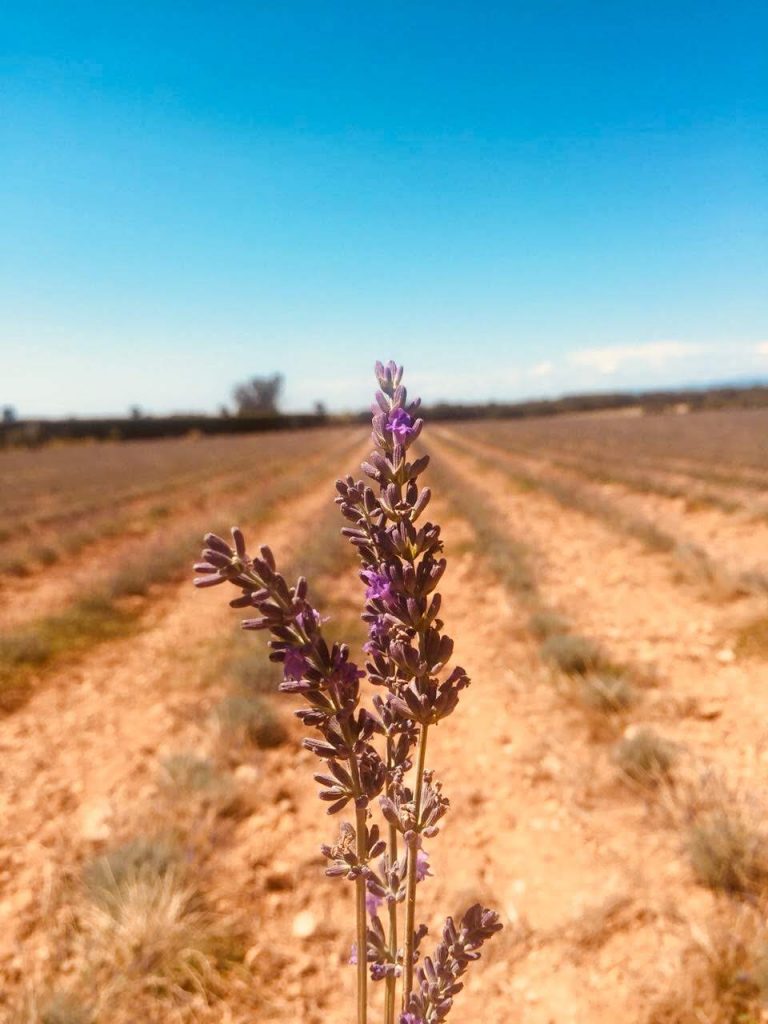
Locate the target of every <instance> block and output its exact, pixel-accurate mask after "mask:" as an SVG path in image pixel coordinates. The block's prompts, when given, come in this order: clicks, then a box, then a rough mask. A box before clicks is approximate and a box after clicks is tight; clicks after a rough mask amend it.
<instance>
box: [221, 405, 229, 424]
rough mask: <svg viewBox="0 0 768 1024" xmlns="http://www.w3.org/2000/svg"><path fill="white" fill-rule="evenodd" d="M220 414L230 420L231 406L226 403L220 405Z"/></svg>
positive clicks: (224, 418)
mask: <svg viewBox="0 0 768 1024" xmlns="http://www.w3.org/2000/svg"><path fill="white" fill-rule="evenodd" d="M219 416H220V417H221V418H222V419H223V420H228V419H229V408H228V407H227V406H226V405H220V406H219Z"/></svg>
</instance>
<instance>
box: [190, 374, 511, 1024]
mask: <svg viewBox="0 0 768 1024" xmlns="http://www.w3.org/2000/svg"><path fill="white" fill-rule="evenodd" d="M402 373H403V371H402V368H401V367H398V366H397V365H396V364H395V363H392V362H390V363H389V364H387V365H386V366H384V365H382V364H381V363H377V364H376V376H377V379H378V383H379V387H380V391H379V392H378V393H377V394H376V404H375V405H374V406H373V435H372V437H373V443H374V446H375V449H374V451H373V453H372V454H371V455H370V456H369V458H368V460H367V461H366V462H364V463H363V466H362V469H363V471H364V472H365V474H366V475H367V476H368V477H369V478H370V480H371V481H373V484H374V486H371V484H368V483H365V482H364V481H356V480H354V479H353V478H352V477H351V476H350V477H346V478H345V479H343V480H339V481H337V484H336V487H337V491H338V497H337V499H336V501H337V504H338V505H339V508H340V510H341V513H342V515H343V516H344V518H345V519H346V520H347V522H348V524H349V525H347V526H345V528H344V529H343V530H342V533H343V534H344V535H345V536H346V537H347V538H348V539H349V540H350V542H351V543H352V544H353V545H354V546H355V548H356V549H357V552H358V554H359V557H360V562H361V569H360V578H361V580H362V582H363V584H364V586H365V605H364V611H363V614H362V618H363V620H364V621H365V622H366V623H367V624H368V640H367V642H366V644H365V645H364V648H363V649H364V651H365V654H366V655H367V656H368V657H367V663H366V666H365V670H363V669H361V668H359V667H358V665H356V664H355V663H354V662H353V661H352V660H351V658H350V651H349V647H348V646H347V645H345V644H341V643H333V644H329V643H328V641H326V639H325V637H324V635H323V623H324V620H323V618H322V617H321V615H320V613H319V612H318V610H317V609H316V608H315V607H314V606H313V605H312V603H311V601H310V599H309V587H308V584H307V580H306V579H305V578H303V577H301V578H299V579H298V581H297V582H296V584H295V585H294V586H289V584H288V583H287V582H286V580H285V578H284V577H283V576H282V575H281V573H280V572H279V571H278V569H277V565H276V563H275V559H274V556H273V554H272V552H271V551H270V549H269V548H268V547H262V548H260V553H259V555H258V556H257V557H251V556H250V555H249V554H248V552H247V549H246V545H245V540H244V538H243V534H242V533H241V531H240V530H239V529H237V528H234V529H233V530H232V538H233V543H234V547H233V546H231V545H230V544H229V543H228V542H227V541H225V540H223V539H222V538H221V537H218V536H216V535H214V534H208V535H207V536H206V537H205V544H206V547H205V549H204V551H203V560H202V562H200V563H198V564H197V565H196V566H195V569H196V571H197V572H198V574H199V575H198V577H197V579H196V580H195V584H196V585H197V586H199V587H209V586H215V585H217V584H219V583H224V582H229V583H231V584H233V585H234V586H235V587H237V588H238V589H239V590H240V595H239V596H238V597H236V598H235V599H234V600H233V601H231V602H230V603H231V605H232V607H234V608H255V609H256V611H257V612H258V617H257V618H250V619H246V620H245V621H244V622H243V627H244V628H245V629H256V630H262V629H263V630H268V631H269V632H270V634H271V639H270V642H269V646H270V648H271V653H270V658H271V660H273V661H276V662H280V663H282V666H283V676H284V678H283V682H282V683H281V684H280V689H281V690H282V691H283V692H285V693H292V694H296V695H298V696H300V697H301V698H302V699H303V701H304V706H303V707H301V708H300V709H299V710H298V711H296V715H297V717H298V718H299V719H300V720H301V721H302V722H303V724H304V725H305V726H307V727H308V728H309V729H312V730H313V731H314V735H312V736H310V737H308V738H306V739H305V740H304V746H305V747H306V748H307V749H308V750H310V751H312V752H313V753H314V754H316V755H317V757H318V758H319V759H320V760H321V761H323V762H324V763H325V768H324V770H323V771H321V772H318V773H317V774H316V775H315V780H316V781H317V782H318V783H319V785H320V787H321V789H320V793H319V796H320V799H321V800H323V801H326V802H327V803H328V804H329V807H328V813H329V814H332V815H333V814H338V813H340V812H342V811H343V810H344V809H345V808H347V807H351V808H353V809H354V824H353V823H352V822H349V821H342V823H341V825H340V827H339V832H338V838H337V840H336V841H335V842H334V843H330V844H327V845H324V846H323V847H322V853H323V855H324V857H325V858H326V859H327V861H328V865H327V867H326V874H328V875H330V876H337V877H339V878H345V879H348V880H349V881H351V882H352V883H354V886H355V906H356V923H357V927H356V936H357V941H356V944H355V946H354V947H353V956H352V962H353V963H356V965H357V1022H358V1024H367V1020H368V992H367V983H368V975H369V973H370V977H371V979H372V980H373V981H374V982H382V983H383V985H384V986H385V997H384V1024H394V1021H395V1017H396V1015H398V1014H399V1016H398V1024H440V1022H441V1021H444V1020H446V1018H447V1016H448V1013H449V1011H450V1009H451V1007H452V1006H453V1000H454V996H455V995H456V994H457V993H458V992H459V991H460V990H461V989H462V987H463V982H462V980H461V979H462V977H463V975H464V973H465V971H466V969H467V967H468V965H469V963H470V962H471V961H472V960H477V959H478V958H479V956H480V948H481V946H482V945H483V943H484V942H485V941H486V940H487V939H489V938H490V937H491V936H492V935H493V934H494V933H495V932H497V931H499V930H500V929H501V927H502V926H501V923H500V921H499V919H498V917H497V915H496V914H495V913H494V912H493V911H491V910H488V909H486V908H484V907H482V906H480V905H479V904H475V905H474V906H472V907H470V908H469V909H468V910H467V911H466V913H465V914H464V915H463V917H462V919H461V921H460V922H458V923H455V922H454V921H453V919H452V918H450V917H449V918H448V919H447V920H446V922H445V925H444V927H443V931H442V938H441V941H440V942H439V944H438V945H437V947H436V949H435V950H434V952H433V953H432V955H429V956H424V957H423V959H420V955H421V954H420V946H421V944H422V942H423V940H424V938H425V936H426V934H427V928H426V927H425V925H423V924H419V925H417V924H416V902H417V888H418V884H419V882H420V881H423V879H424V878H425V877H426V876H427V875H428V873H429V858H428V854H427V851H426V849H425V841H427V840H431V839H433V838H434V837H435V836H436V835H437V834H438V832H439V830H440V822H441V821H442V819H443V817H444V815H445V814H446V812H447V810H448V806H449V802H448V799H447V797H446V796H445V795H444V794H443V792H442V786H441V784H440V782H439V781H437V780H436V778H435V776H434V773H433V772H432V771H429V770H428V769H427V767H426V754H427V739H428V736H429V733H430V730H431V729H432V728H433V727H434V726H436V725H437V724H438V723H439V722H441V721H442V720H443V719H444V718H447V717H448V715H450V714H451V713H452V712H453V711H454V710H455V709H456V706H457V704H458V701H459V695H460V693H461V691H462V690H464V689H465V688H466V687H467V686H468V685H469V678H468V676H467V674H466V672H465V671H464V669H463V668H461V667H460V666H455V667H454V668H453V669H449V667H448V666H449V662H450V660H451V657H452V655H453V641H452V640H451V638H450V637H449V636H447V635H446V634H445V632H444V630H443V622H442V620H441V619H440V618H439V613H440V605H441V598H440V594H439V593H438V592H437V587H438V585H439V583H440V579H441V578H442V576H443V573H444V572H445V568H446V562H445V559H444V558H442V557H441V554H442V550H443V545H442V541H441V539H440V527H439V526H436V525H435V524H433V523H431V522H425V523H424V524H423V525H420V526H417V525H416V523H417V521H418V520H419V519H420V517H421V516H422V514H423V512H424V510H425V509H426V507H427V505H428V503H429V500H430V492H429V489H428V488H421V487H420V485H419V482H418V478H419V477H420V476H421V474H422V473H423V472H424V470H425V469H426V467H427V464H428V462H429V457H428V456H426V455H424V456H422V457H420V458H416V459H411V458H410V456H409V449H410V448H411V446H412V445H413V443H414V442H415V441H416V439H417V438H418V437H419V434H420V433H421V430H422V426H423V421H422V420H421V419H418V418H417V415H416V414H417V410H418V407H419V404H420V402H419V400H418V399H417V400H416V401H413V402H410V403H409V402H408V398H407V393H406V389H405V388H404V387H403V386H402V383H401V380H402ZM365 678H367V680H368V683H369V684H371V685H372V686H373V687H374V688H375V689H376V691H377V692H375V694H374V695H373V696H372V699H371V700H370V703H369V706H365V705H364V704H363V702H362V694H361V681H362V680H363V679H365ZM377 810H378V814H379V821H378V822H377V821H376V820H375V818H376V811H377ZM398 984H399V988H400V993H399V998H398Z"/></svg>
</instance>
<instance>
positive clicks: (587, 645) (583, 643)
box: [541, 633, 603, 676]
mask: <svg viewBox="0 0 768 1024" xmlns="http://www.w3.org/2000/svg"><path fill="white" fill-rule="evenodd" d="M541 656H542V658H543V659H544V660H545V661H548V662H550V663H551V664H553V665H554V666H556V667H557V668H558V669H559V670H560V671H561V672H564V673H565V675H567V676H575V675H578V676H585V675H587V673H589V672H596V671H598V670H599V669H600V667H601V665H602V664H603V656H602V654H601V652H600V649H599V648H598V646H597V645H596V644H595V643H593V642H592V641H591V640H588V639H587V638H586V637H583V636H574V635H573V634H571V633H553V634H551V635H550V636H548V637H547V639H546V640H545V641H544V643H543V644H542V645H541Z"/></svg>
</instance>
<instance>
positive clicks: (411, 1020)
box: [400, 1013, 425, 1024]
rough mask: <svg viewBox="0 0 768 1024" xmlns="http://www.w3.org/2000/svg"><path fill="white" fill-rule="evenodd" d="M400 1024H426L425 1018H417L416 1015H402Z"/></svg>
mask: <svg viewBox="0 0 768 1024" xmlns="http://www.w3.org/2000/svg"><path fill="white" fill-rule="evenodd" d="M400 1024H425V1022H424V1018H423V1017H417V1016H416V1014H415V1013H401V1014H400Z"/></svg>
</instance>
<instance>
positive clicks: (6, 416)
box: [3, 405, 16, 423]
mask: <svg viewBox="0 0 768 1024" xmlns="http://www.w3.org/2000/svg"><path fill="white" fill-rule="evenodd" d="M15 422H16V410H15V409H14V407H13V406H12V405H4V406H3V423H15Z"/></svg>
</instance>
